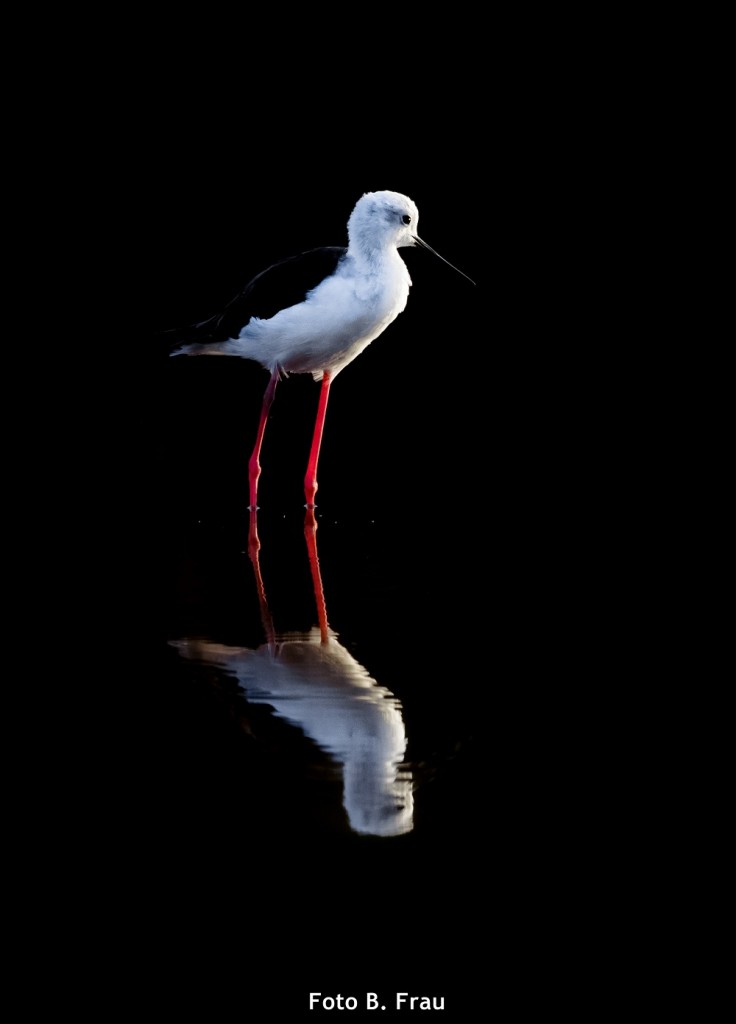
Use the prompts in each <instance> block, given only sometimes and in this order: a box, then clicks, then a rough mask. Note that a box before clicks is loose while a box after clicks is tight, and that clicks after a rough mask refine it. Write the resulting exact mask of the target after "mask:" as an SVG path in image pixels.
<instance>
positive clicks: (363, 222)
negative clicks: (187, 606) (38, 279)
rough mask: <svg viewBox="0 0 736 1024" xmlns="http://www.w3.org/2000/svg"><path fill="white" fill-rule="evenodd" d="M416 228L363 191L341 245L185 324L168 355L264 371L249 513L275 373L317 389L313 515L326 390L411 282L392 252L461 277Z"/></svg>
mask: <svg viewBox="0 0 736 1024" xmlns="http://www.w3.org/2000/svg"><path fill="white" fill-rule="evenodd" d="M418 223H419V211H418V210H417V207H416V205H415V204H414V203H413V202H412V200H411V199H409V198H408V197H407V196H404V195H401V193H399V192H386V191H384V192H367V193H366V194H365V195H363V196H362V197H361V198H360V199H359V200H358V202H357V203H356V205H355V208H354V209H353V212H352V214H351V215H350V219H349V221H348V245H347V247H340V246H329V247H325V248H320V249H311V250H310V251H308V252H304V253H301V255H299V256H294V257H291V258H289V259H285V260H282V261H280V262H279V263H275V264H274V265H273V266H271V267H269V268H268V269H267V270H264V271H263V272H262V273H260V274H258V275H257V276H256V277H254V278H253V280H252V281H250V283H249V284H247V285H246V287H245V288H244V289H243V291H242V292H241V293H240V294H239V295H237V296H236V297H235V298H234V299H233V301H232V302H231V303H229V305H228V306H227V307H226V308H225V310H224V311H223V312H222V313H220V314H218V315H217V316H214V317H211V318H210V319H209V320H205V321H203V322H201V323H198V324H195V325H193V327H192V328H190V329H189V335H188V338H189V343H188V344H185V345H182V346H181V347H180V348H177V349H176V351H174V352H172V353H171V354H172V355H174V356H177V355H225V356H239V357H240V358H241V359H252V360H254V361H255V362H258V363H260V364H261V365H262V366H264V367H265V368H266V369H267V370H268V371H269V372H270V374H271V379H270V380H269V382H268V386H267V388H266V392H265V394H264V396H263V406H262V409H261V417H260V421H259V424H258V433H257V435H256V443H255V447H254V449H253V454H252V455H251V457H250V462H249V464H248V475H249V484H250V508H251V510H252V511H255V510H256V509H257V507H258V505H257V496H258V478H259V477H260V474H261V464H260V451H261V444H262V442H263V435H264V432H265V429H266V422H267V420H268V414H269V410H270V408H271V403H272V402H273V398H274V394H275V392H276V385H277V384H278V382H279V380H280V379H281V376H282V375H284V376H286V375H288V374H290V373H311V374H312V376H313V377H314V379H315V380H317V381H321V382H322V390H321V392H320V398H319V405H318V409H317V419H316V422H315V426H314V435H313V439H312V447H311V451H310V455H309V462H308V465H307V472H306V476H305V478H304V493H305V496H306V499H307V508H314V498H315V494H316V492H317V461H318V459H319V450H320V445H321V441H322V431H323V428H324V421H325V412H326V410H327V399H328V397H329V391H330V385H331V383H332V381H333V380H334V379H335V377H336V376H337V374H338V373H339V372H340V370H342V369H343V368H344V367H346V366H347V365H348V363H350V362H352V360H353V359H355V357H356V356H358V355H360V353H361V352H362V351H363V349H364V348H366V346H367V345H369V344H370V343H371V342H372V341H373V340H374V338H377V337H378V335H379V334H381V333H382V332H383V331H384V330H385V329H386V327H388V325H389V324H390V323H391V322H392V320H395V319H396V317H397V316H398V315H399V313H401V311H402V310H403V309H404V307H405V306H406V302H407V299H408V297H409V288H410V286H411V278H410V277H409V271H408V270H407V268H406V264H405V263H404V261H403V260H402V259H401V257H400V256H399V253H398V249H399V248H400V247H401V246H405V245H420V246H422V248H424V249H428V250H429V251H430V252H431V253H434V255H435V256H438V257H439V258H440V259H441V260H443V262H445V263H448V265H449V266H451V267H452V268H453V270H457V272H458V273H459V274H462V276H463V277H467V274H463V272H462V270H458V268H457V267H454V266H453V264H451V263H449V262H448V260H445V258H444V257H443V256H440V255H439V253H437V252H435V250H434V249H432V248H431V246H429V245H427V243H426V242H423V241H422V239H421V238H420V237H419V236H418V234H417V226H418ZM468 280H469V281H470V280H471V279H470V278H468ZM471 283H475V282H472V281H471Z"/></svg>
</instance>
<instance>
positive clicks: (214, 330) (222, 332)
mask: <svg viewBox="0 0 736 1024" xmlns="http://www.w3.org/2000/svg"><path fill="white" fill-rule="evenodd" d="M346 252H347V249H346V248H345V247H344V246H339V245H331V246H324V247H322V248H319V249H310V250H308V251H307V252H303V253H300V254H299V255H297V256H289V257H287V259H284V260H280V261H279V262H278V263H274V264H273V265H272V266H270V267H267V268H266V270H263V271H261V273H260V274H256V276H255V277H254V278H253V279H252V280H251V281H249V282H248V284H247V285H246V286H245V288H243V290H242V291H241V292H240V293H239V294H238V295H236V296H235V298H234V299H232V300H231V301H230V302H229V303H228V304H227V306H225V308H224V310H223V311H222V312H221V313H217V314H216V315H215V316H212V317H210V318H209V319H208V320H203V321H201V323H198V324H192V325H190V326H189V327H183V328H178V329H176V330H174V331H167V332H166V333H167V334H168V335H169V339H170V341H171V342H172V343H173V342H174V341H176V343H177V344H181V343H189V342H193V343H199V344H208V343H209V342H216V341H227V339H228V338H237V337H238V335H239V334H240V332H241V330H242V329H243V328H244V327H245V325H246V324H247V323H248V321H249V320H250V319H251V317H254V316H257V317H260V319H262V320H268V319H270V318H271V317H272V316H275V315H276V313H278V312H279V310H281V309H287V308H288V307H289V306H296V305H297V304H298V303H300V302H303V301H304V299H305V297H306V295H307V293H308V292H310V291H311V290H312V289H313V288H316V287H317V285H318V284H319V283H320V282H321V281H323V280H324V278H326V277H329V276H330V275H331V274H333V273H334V271H335V269H336V267H337V265H338V263H339V262H340V260H341V259H342V257H343V256H344V255H345V253H346Z"/></svg>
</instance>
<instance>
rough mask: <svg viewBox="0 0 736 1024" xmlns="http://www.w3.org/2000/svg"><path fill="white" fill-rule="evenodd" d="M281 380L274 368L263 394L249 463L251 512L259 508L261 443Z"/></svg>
mask: <svg viewBox="0 0 736 1024" xmlns="http://www.w3.org/2000/svg"><path fill="white" fill-rule="evenodd" d="M278 382H279V371H278V370H274V371H273V373H272V374H271V379H270V381H269V382H268V387H267V388H266V393H265V395H264V396H263V405H262V407H261V420H260V423H259V424H258V435H257V437H256V446H255V448H254V449H253V454H252V455H251V457H250V462H249V463H248V481H249V483H250V505H249V508H250V510H251V512H255V511H256V509H257V508H258V502H257V500H256V499H257V496H258V477H259V476H260V475H261V463H260V461H259V456H260V454H261V445H262V444H263V435H264V433H265V430H266V421H267V420H268V413H269V410H270V408H271V403H272V402H273V396H274V395H275V394H276V385H277V384H278Z"/></svg>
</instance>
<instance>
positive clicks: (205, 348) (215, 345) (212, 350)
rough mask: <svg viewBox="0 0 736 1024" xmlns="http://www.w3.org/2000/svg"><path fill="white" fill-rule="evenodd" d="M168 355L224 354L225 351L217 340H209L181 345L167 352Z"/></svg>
mask: <svg viewBox="0 0 736 1024" xmlns="http://www.w3.org/2000/svg"><path fill="white" fill-rule="evenodd" d="M169 355H170V356H224V355H227V353H226V352H225V351H224V350H223V347H222V345H221V344H220V343H219V342H216V341H215V342H210V343H209V344H201V343H199V342H195V343H194V344H192V345H182V346H181V347H180V348H177V349H174V351H173V352H170V353H169Z"/></svg>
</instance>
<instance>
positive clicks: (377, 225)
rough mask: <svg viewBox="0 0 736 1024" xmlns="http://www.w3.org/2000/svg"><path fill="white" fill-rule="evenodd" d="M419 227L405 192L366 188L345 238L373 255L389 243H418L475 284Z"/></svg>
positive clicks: (353, 245) (415, 210) (413, 208)
mask: <svg viewBox="0 0 736 1024" xmlns="http://www.w3.org/2000/svg"><path fill="white" fill-rule="evenodd" d="M418 230H419V210H418V209H417V207H416V203H414V202H412V200H411V199H409V197H408V196H404V195H402V194H401V192H366V193H365V195H363V196H361V197H360V199H359V200H358V202H357V203H356V204H355V208H354V210H353V212H352V213H351V214H350V220H349V221H348V241H349V243H350V248H351V249H353V250H357V251H359V252H361V253H363V254H364V255H365V256H368V258H375V257H376V255H377V254H378V253H380V252H381V251H385V250H386V249H387V248H390V247H392V246H393V247H395V248H397V249H398V248H399V247H400V246H402V245H420V246H421V247H422V248H423V249H427V250H428V251H429V252H431V253H434V255H435V256H437V257H438V259H441V260H442V262H443V263H447V265H448V267H452V269H453V270H457V272H458V274H462V276H463V277H467V278H468V281H470V282H471V284H475V281H473V280H472V278H469V277H468V275H467V274H463V272H462V270H458V268H457V267H456V266H454V265H453V264H452V263H450V262H449V260H446V259H445V257H444V256H440V254H439V253H438V252H435V250H434V249H433V248H432V246H431V245H427V243H426V242H423V241H422V239H421V238H420V237H419V235H418V234H417V231H418Z"/></svg>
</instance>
